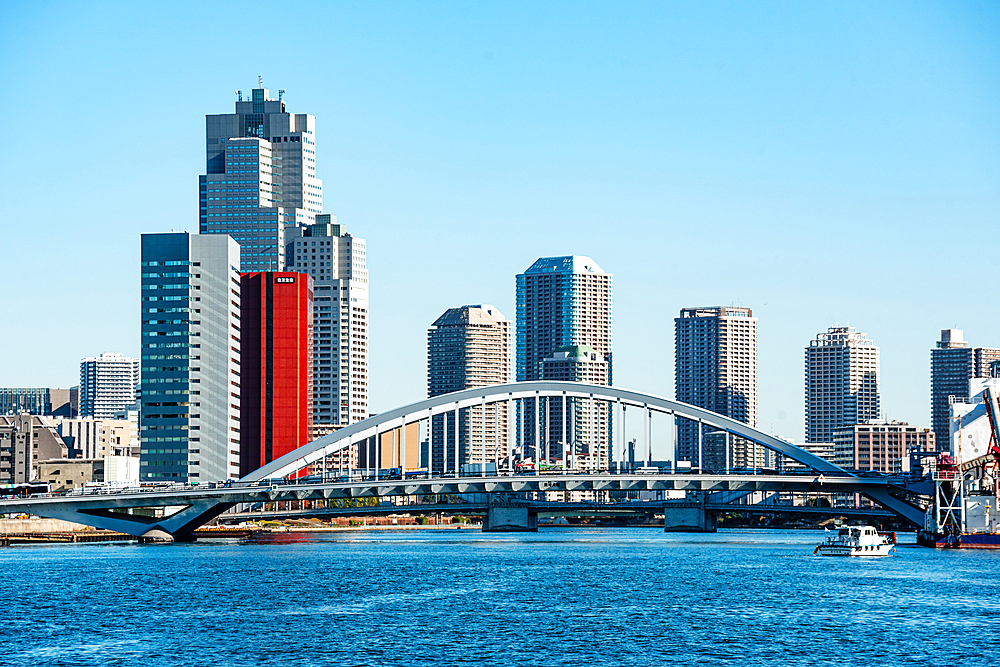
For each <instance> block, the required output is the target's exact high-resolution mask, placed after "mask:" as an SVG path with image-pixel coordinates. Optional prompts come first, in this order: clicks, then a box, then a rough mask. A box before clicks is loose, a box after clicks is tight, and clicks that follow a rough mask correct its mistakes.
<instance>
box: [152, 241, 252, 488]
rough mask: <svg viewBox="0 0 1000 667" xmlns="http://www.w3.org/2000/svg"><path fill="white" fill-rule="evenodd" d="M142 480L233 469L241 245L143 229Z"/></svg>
mask: <svg viewBox="0 0 1000 667" xmlns="http://www.w3.org/2000/svg"><path fill="white" fill-rule="evenodd" d="M141 261H142V274H141V277H142V304H141V305H142V310H141V314H142V322H141V331H142V357H141V376H142V381H141V389H142V391H141V399H140V403H139V411H140V420H141V421H140V423H141V429H140V443H141V448H140V464H139V465H140V468H139V470H140V479H141V481H143V482H157V481H170V482H198V481H219V480H224V479H230V478H235V477H238V476H239V472H240V389H241V388H240V384H241V377H240V370H241V369H240V336H241V332H240V274H239V270H238V268H237V267H239V263H240V247H239V245H238V244H237V243H236V242H235V241H234V240H233V239H231V238H230V237H228V236H222V235H217V236H216V235H212V236H206V235H194V234H187V233H170V234H143V235H142V248H141Z"/></svg>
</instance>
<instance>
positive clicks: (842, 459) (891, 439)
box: [833, 419, 937, 473]
mask: <svg viewBox="0 0 1000 667" xmlns="http://www.w3.org/2000/svg"><path fill="white" fill-rule="evenodd" d="M833 449H834V453H833V462H834V463H835V464H837V465H839V466H840V467H842V468H847V469H849V470H875V471H878V472H882V473H894V472H899V471H901V470H902V469H903V468H904V467H905V466H906V465H907V464H904V463H903V460H904V459H906V460H907V461H909V459H910V457H911V456H912V455H913V454H916V453H920V452H934V451H937V450H936V444H935V440H934V432H933V431H931V430H930V429H929V428H920V427H918V426H911V425H910V424H907V423H906V422H899V421H892V422H888V421H886V420H884V419H870V420H867V421H865V422H863V423H861V424H851V425H848V426H843V427H841V428H839V429H836V430H835V431H834V432H833Z"/></svg>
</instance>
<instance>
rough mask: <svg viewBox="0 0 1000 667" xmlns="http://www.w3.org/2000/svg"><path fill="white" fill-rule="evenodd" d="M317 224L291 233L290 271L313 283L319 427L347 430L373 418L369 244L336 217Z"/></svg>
mask: <svg viewBox="0 0 1000 667" xmlns="http://www.w3.org/2000/svg"><path fill="white" fill-rule="evenodd" d="M316 219H317V223H316V224H313V225H305V226H303V227H299V228H294V229H289V230H288V235H289V241H288V245H287V246H286V248H285V252H286V257H287V266H288V270H289V271H298V272H299V273H307V274H309V275H310V276H312V279H313V286H314V293H315V298H314V302H313V303H314V314H313V379H312V383H313V423H314V426H315V427H316V428H322V427H324V426H327V427H329V426H330V425H332V426H337V427H339V426H347V425H348V424H353V423H354V422H357V421H361V420H362V419H367V418H368V267H367V260H366V257H365V240H364V239H361V238H358V237H356V236H351V235H350V234H348V233H347V231H346V230H345V229H344V227H343V226H342V225H339V224H337V218H336V216H334V215H331V214H321V215H318V216H316ZM317 435H318V434H317Z"/></svg>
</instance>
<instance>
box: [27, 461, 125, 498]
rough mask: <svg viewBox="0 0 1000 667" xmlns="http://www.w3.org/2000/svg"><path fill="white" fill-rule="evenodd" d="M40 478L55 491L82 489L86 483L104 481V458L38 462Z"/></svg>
mask: <svg viewBox="0 0 1000 667" xmlns="http://www.w3.org/2000/svg"><path fill="white" fill-rule="evenodd" d="M136 470H137V471H138V465H137V467H136ZM137 477H138V475H137ZM38 480H39V481H40V482H43V483H46V482H47V483H48V484H50V485H51V486H52V492H53V493H62V492H64V491H72V490H73V489H81V488H83V487H84V485H86V484H90V483H93V482H103V481H104V459H52V460H49V461H42V462H40V463H39V464H38Z"/></svg>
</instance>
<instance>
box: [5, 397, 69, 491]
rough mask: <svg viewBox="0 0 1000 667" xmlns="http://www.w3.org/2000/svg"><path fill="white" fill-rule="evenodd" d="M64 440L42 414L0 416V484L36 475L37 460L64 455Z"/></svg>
mask: <svg viewBox="0 0 1000 667" xmlns="http://www.w3.org/2000/svg"><path fill="white" fill-rule="evenodd" d="M68 455H69V450H68V449H67V447H66V443H64V442H63V440H62V438H60V437H59V434H58V433H57V432H56V429H55V426H53V425H52V422H50V421H49V420H48V419H46V418H45V417H40V416H38V415H29V414H20V415H12V416H3V417H0V484H25V483H27V482H30V481H32V480H33V479H36V478H37V476H38V475H37V472H38V463H39V462H40V461H45V460H48V459H57V458H66V457H67V456H68Z"/></svg>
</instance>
